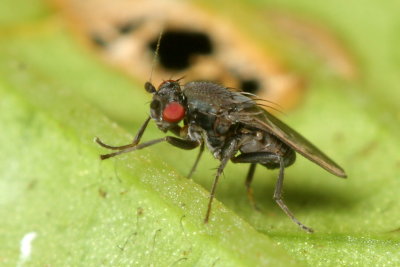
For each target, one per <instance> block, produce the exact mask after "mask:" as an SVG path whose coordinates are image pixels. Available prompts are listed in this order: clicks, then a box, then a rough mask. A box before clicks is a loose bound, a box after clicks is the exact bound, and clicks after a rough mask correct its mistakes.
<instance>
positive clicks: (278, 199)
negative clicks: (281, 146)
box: [274, 157, 314, 233]
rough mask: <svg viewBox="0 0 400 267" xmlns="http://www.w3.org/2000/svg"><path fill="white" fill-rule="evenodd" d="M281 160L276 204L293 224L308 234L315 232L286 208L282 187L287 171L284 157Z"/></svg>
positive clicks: (276, 189)
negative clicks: (285, 171)
mask: <svg viewBox="0 0 400 267" xmlns="http://www.w3.org/2000/svg"><path fill="white" fill-rule="evenodd" d="M278 158H279V165H280V167H279V175H278V180H277V182H276V186H275V191H274V200H275V201H276V203H277V204H278V205H279V207H280V208H281V209H282V210H283V211H284V212H285V213H286V215H287V216H289V218H290V219H292V221H293V222H295V223H296V224H297V225H298V226H300V228H301V229H303V230H304V231H306V232H308V233H312V232H314V230H313V229H311V228H310V227H307V226H305V225H304V224H302V223H301V222H300V221H299V220H297V218H296V217H294V215H293V213H292V212H291V211H290V210H289V208H288V207H287V206H286V204H285V203H284V202H283V199H282V187H283V177H284V170H285V165H284V161H283V158H282V157H278Z"/></svg>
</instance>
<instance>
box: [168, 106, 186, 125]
mask: <svg viewBox="0 0 400 267" xmlns="http://www.w3.org/2000/svg"><path fill="white" fill-rule="evenodd" d="M162 115H163V119H164V120H165V121H167V122H178V121H180V120H182V119H183V117H184V116H185V108H184V107H183V106H182V105H181V104H179V103H178V102H171V103H169V104H168V105H167V106H166V107H165V109H164V111H163V114H162Z"/></svg>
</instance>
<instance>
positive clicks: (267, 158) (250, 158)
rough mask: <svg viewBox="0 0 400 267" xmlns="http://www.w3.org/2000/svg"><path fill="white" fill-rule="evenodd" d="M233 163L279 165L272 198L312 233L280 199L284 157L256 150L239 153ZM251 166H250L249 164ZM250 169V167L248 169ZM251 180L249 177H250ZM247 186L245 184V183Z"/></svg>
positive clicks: (296, 221)
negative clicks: (254, 151)
mask: <svg viewBox="0 0 400 267" xmlns="http://www.w3.org/2000/svg"><path fill="white" fill-rule="evenodd" d="M232 162H234V163H252V164H256V163H259V164H262V165H265V166H267V167H270V168H275V167H276V166H279V175H278V180H277V182H276V186H275V191H274V197H273V199H274V200H275V202H276V203H277V204H278V205H279V207H280V208H281V209H282V210H283V211H284V212H285V213H286V215H287V216H289V218H290V219H292V221H293V222H295V223H296V224H297V225H298V226H299V227H300V228H301V229H303V230H304V231H306V232H309V233H312V232H314V231H313V229H311V228H310V227H307V226H305V225H304V224H303V223H301V222H300V221H299V220H298V219H297V218H296V217H295V216H294V215H293V213H292V212H291V211H290V210H289V208H288V207H287V206H286V204H285V203H284V202H283V199H282V188H283V178H284V170H285V162H284V159H283V158H282V157H280V156H278V155H276V154H273V153H268V152H256V153H247V154H240V155H239V156H237V157H235V158H233V159H232ZM250 168H251V166H250ZM250 170H251V169H250ZM249 172H250V171H249ZM249 179H250V178H249V176H248V177H247V179H246V183H247V182H248V180H249ZM250 182H251V179H250ZM246 186H247V184H246Z"/></svg>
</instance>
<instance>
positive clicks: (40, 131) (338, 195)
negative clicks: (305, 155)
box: [0, 0, 400, 266]
mask: <svg viewBox="0 0 400 267" xmlns="http://www.w3.org/2000/svg"><path fill="white" fill-rule="evenodd" d="M272 2H273V1H271V3H272ZM27 3H28V2H27ZM29 3H31V2H29ZM17 4H20V3H14V2H11V1H4V2H2V4H0V5H1V6H0V10H2V12H4V10H16V11H15V16H10V15H8V18H10V19H7V18H6V19H4V20H3V21H2V22H5V23H3V24H2V25H3V26H0V27H1V28H0V38H1V40H0V122H1V125H2V128H1V132H0V147H1V153H0V190H1V191H0V205H1V206H0V207H1V209H0V217H1V218H2V219H1V221H0V238H1V240H2V242H1V243H0V262H1V263H2V265H6V266H14V265H16V264H19V265H23V264H25V263H26V264H27V265H32V266H38V265H39V266H42V265H54V266H76V265H82V266H99V265H108V266H115V265H117V266H118V265H121V266H126V265H137V266H143V265H154V266H171V265H178V266H179V265H181V266H192V265H195V264H196V265H198V266H212V265H216V266H262V265H268V264H269V265H272V266H280V265H281V266H290V265H302V264H308V265H311V266H314V265H322V266H338V265H342V266H366V265H372V266H373V265H380V266H382V265H398V264H400V255H399V253H398V251H399V248H400V245H399V244H400V243H399V241H400V234H399V233H400V231H399V230H398V229H399V227H400V225H399V224H398V221H399V220H398V210H399V209H400V201H399V196H400V192H399V190H400V179H399V174H400V161H399V158H398V147H399V145H400V141H399V140H398V132H399V130H400V129H399V128H400V126H399V120H400V111H399V108H398V100H399V94H400V93H399V92H398V91H394V90H393V88H396V87H395V86H397V84H399V78H398V75H397V72H396V67H397V68H398V56H397V54H396V51H397V50H396V49H397V47H398V45H399V41H400V39H398V38H397V39H396V36H397V35H396V32H397V31H396V30H397V28H396V27H397V26H398V25H399V24H398V21H397V20H398V17H397V14H396V10H398V9H396V8H395V6H394V4H392V6H391V5H390V4H386V5H385V6H383V5H381V4H378V3H375V2H374V1H368V2H367V1H363V2H362V3H361V2H359V3H356V2H352V3H348V2H346V1H343V0H342V1H332V2H326V1H325V2H321V3H317V2H315V1H309V2H308V1H289V0H286V1H279V4H278V3H277V4H276V5H280V6H281V7H282V8H292V9H294V10H301V11H302V12H305V13H311V14H320V16H321V17H323V18H324V19H325V20H326V21H329V23H330V24H331V25H334V26H335V27H337V28H338V29H340V31H341V32H342V34H343V35H344V36H346V38H347V39H348V40H349V43H350V44H351V45H352V46H353V47H354V50H355V51H357V54H358V55H359V58H360V62H361V63H362V70H363V73H364V79H363V80H362V81H361V82H354V83H351V84H348V83H343V82H338V81H336V80H334V79H333V78H332V77H329V76H327V75H325V73H324V71H323V70H320V71H316V72H315V73H313V74H312V75H313V77H314V79H313V82H312V84H311V88H310V91H309V94H308V96H307V101H306V103H305V104H304V105H303V107H302V108H301V109H300V110H298V111H297V112H296V113H292V114H290V116H287V117H286V118H284V120H285V121H288V122H289V124H290V125H292V126H293V127H294V128H296V129H298V130H299V131H300V132H301V133H303V134H304V135H305V136H307V137H308V138H309V139H310V140H312V141H313V142H314V143H315V144H317V145H318V146H319V147H320V148H321V149H322V150H323V151H326V152H327V153H328V154H329V155H330V156H332V158H334V159H335V160H337V161H338V162H339V163H341V164H342V165H343V166H344V167H345V169H346V171H347V173H348V176H349V179H348V180H341V179H337V178H335V177H333V176H332V175H330V174H329V173H326V172H325V171H323V170H322V169H320V168H319V167H317V166H315V165H314V164H312V163H310V162H308V161H307V160H305V159H302V158H300V157H299V159H298V162H297V164H296V165H295V166H293V167H291V168H289V169H288V170H287V176H286V177H287V179H286V181H285V200H286V201H287V204H288V206H289V207H291V209H292V210H293V211H294V212H295V214H296V216H297V217H298V218H299V219H300V220H301V221H303V222H304V223H305V224H307V225H310V226H312V227H313V228H314V229H315V230H316V233H315V234H313V235H308V234H305V233H303V232H301V231H300V230H298V229H297V228H296V226H295V225H294V224H293V223H292V222H291V221H290V220H289V219H288V218H287V217H286V216H285V214H283V212H282V211H281V210H280V209H279V208H278V207H277V206H276V205H275V204H274V203H273V201H272V192H273V187H274V180H275V177H276V172H270V171H267V170H265V169H261V168H260V169H259V170H258V171H257V174H256V180H255V183H254V190H255V194H256V199H257V202H258V204H259V205H260V206H261V210H262V211H261V212H256V211H254V210H252V209H251V207H250V205H249V204H248V202H247V199H246V196H245V193H244V188H243V185H242V183H243V179H244V177H245V174H246V167H245V166H243V165H230V166H229V167H228V169H227V171H226V173H225V178H223V179H221V183H220V184H219V188H218V194H217V198H218V199H219V200H220V201H221V202H218V201H216V202H215V203H214V207H213V211H212V212H213V214H212V219H211V222H210V223H209V224H208V225H204V224H203V223H202V219H203V216H204V213H205V210H206V205H207V197H208V191H207V190H206V189H209V188H210V185H211V182H212V176H213V170H211V168H212V167H215V166H217V162H216V161H215V160H214V159H212V158H211V156H207V157H206V158H205V159H204V161H202V163H201V164H200V166H199V170H198V172H197V173H196V174H195V175H194V177H193V180H188V179H186V178H185V175H186V174H187V172H188V171H189V169H190V166H191V164H192V163H193V160H194V157H195V155H196V152H187V151H180V150H177V149H171V148H170V147H169V146H168V145H164V144H160V145H158V146H154V147H151V148H149V149H147V150H143V151H138V152H136V153H131V154H127V155H124V156H121V157H118V158H115V159H112V160H107V161H104V162H100V160H99V159H98V155H99V154H101V153H104V150H102V149H101V148H99V147H98V146H97V145H96V144H94V143H93V138H94V137H95V136H99V137H101V138H102V139H103V140H105V141H107V143H113V144H125V143H128V142H129V141H130V140H131V138H132V134H133V133H134V132H135V130H136V129H138V128H139V127H140V125H141V123H142V122H143V120H144V119H145V117H146V114H147V112H148V107H147V104H146V102H147V101H149V99H150V97H149V96H148V95H146V93H145V92H144V90H143V88H142V85H141V84H140V83H139V82H137V81H132V80H130V79H128V78H127V77H125V76H123V75H122V74H120V73H118V72H116V71H115V70H113V69H111V68H109V67H107V66H104V65H103V64H102V63H101V62H99V61H98V60H97V59H96V58H95V57H94V56H93V55H91V54H90V53H88V51H87V50H85V48H83V47H81V46H80V45H79V43H77V42H76V40H75V39H74V38H73V37H72V36H71V34H70V32H68V31H67V30H66V29H65V28H64V26H63V25H62V22H61V21H60V20H59V19H58V17H57V16H55V14H53V13H51V12H50V11H49V10H48V9H47V7H46V6H45V5H43V4H38V5H37V6H35V8H33V9H32V5H26V6H24V5H21V7H20V8H18V9H17V8H16V5H17ZM361 4H362V5H361ZM261 6H262V7H263V4H261ZM3 7H4V8H3ZM6 7H7V9H6ZM360 7H362V9H361V10H362V11H363V12H357V10H359V8H360ZM339 13H340V14H341V16H337V14H339ZM46 14H48V15H46ZM372 15H374V16H372ZM371 17H373V18H376V20H377V22H376V23H374V22H373V21H372V20H371ZM12 18H14V19H12ZM157 136H162V133H160V132H159V131H158V130H157V129H156V128H155V127H154V126H152V127H150V129H149V130H148V132H146V135H145V137H144V138H145V139H151V138H155V137H157ZM263 176H268V177H265V178H264V177H263ZM222 203H223V204H222ZM240 217H241V218H240ZM32 232H34V233H35V234H36V238H35V239H34V240H33V241H32V251H31V255H30V258H23V256H22V254H21V252H20V248H21V244H20V242H21V240H22V238H23V237H24V236H26V235H27V234H28V233H32Z"/></svg>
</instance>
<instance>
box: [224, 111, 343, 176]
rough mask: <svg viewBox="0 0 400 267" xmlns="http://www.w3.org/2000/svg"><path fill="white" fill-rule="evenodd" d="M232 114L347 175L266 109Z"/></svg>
mask: <svg viewBox="0 0 400 267" xmlns="http://www.w3.org/2000/svg"><path fill="white" fill-rule="evenodd" d="M231 116H232V119H233V118H234V119H235V120H236V121H240V122H241V123H244V124H245V125H248V126H251V127H254V128H258V129H261V130H264V131H266V132H268V133H270V134H272V135H274V136H276V137H277V138H279V139H280V140H281V141H282V142H284V143H285V144H287V145H288V146H289V147H291V148H292V149H294V150H295V151H296V152H298V153H300V154H301V155H303V156H304V157H306V158H307V159H309V160H311V161H312V162H314V163H316V164H318V165H319V166H321V167H322V168H324V169H325V170H327V171H328V172H330V173H332V174H334V175H337V176H339V177H343V178H346V177H347V176H346V173H345V172H344V170H343V169H342V168H341V167H340V166H339V165H337V164H336V163H335V162H334V161H333V160H331V159H330V158H329V157H328V156H327V155H325V154H324V153H323V152H322V151H321V150H319V149H318V148H317V147H316V146H314V145H313V144H311V143H310V142H309V141H308V140H307V139H305V138H304V137H303V136H301V135H300V134H299V133H298V132H296V131H295V130H293V129H292V128H290V127H289V126H287V125H286V124H285V123H283V122H282V121H280V120H279V119H278V118H276V117H275V116H273V115H271V114H270V113H268V112H267V111H265V110H264V109H261V108H259V107H258V106H253V107H252V108H251V109H247V110H243V111H242V112H236V113H235V114H231Z"/></svg>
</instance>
